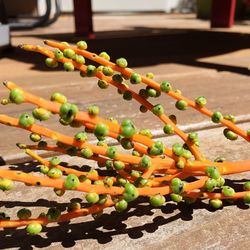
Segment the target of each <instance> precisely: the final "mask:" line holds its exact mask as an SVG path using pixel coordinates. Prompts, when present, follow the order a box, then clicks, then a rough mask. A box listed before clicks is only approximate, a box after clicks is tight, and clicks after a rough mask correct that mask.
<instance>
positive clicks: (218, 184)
mask: <svg viewBox="0 0 250 250" xmlns="http://www.w3.org/2000/svg"><path fill="white" fill-rule="evenodd" d="M216 182H217V187H222V186H224V185H225V179H224V178H223V177H219V178H218V179H217V180H216Z"/></svg>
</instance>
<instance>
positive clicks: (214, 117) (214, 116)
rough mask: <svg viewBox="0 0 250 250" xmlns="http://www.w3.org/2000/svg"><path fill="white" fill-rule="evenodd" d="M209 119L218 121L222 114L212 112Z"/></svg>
mask: <svg viewBox="0 0 250 250" xmlns="http://www.w3.org/2000/svg"><path fill="white" fill-rule="evenodd" d="M211 119H212V121H213V122H214V123H219V122H220V121H221V120H222V119H223V115H222V114H221V113H220V112H218V111H217V112H214V113H213V115H212V117H211Z"/></svg>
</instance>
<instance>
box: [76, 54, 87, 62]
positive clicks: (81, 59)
mask: <svg viewBox="0 0 250 250" xmlns="http://www.w3.org/2000/svg"><path fill="white" fill-rule="evenodd" d="M74 60H75V62H76V63H78V64H84V63H85V58H84V57H83V56H81V55H75V57H74Z"/></svg>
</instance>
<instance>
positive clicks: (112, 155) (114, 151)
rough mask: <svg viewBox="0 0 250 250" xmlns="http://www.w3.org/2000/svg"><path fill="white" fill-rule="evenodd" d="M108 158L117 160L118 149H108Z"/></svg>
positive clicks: (113, 147)
mask: <svg viewBox="0 0 250 250" xmlns="http://www.w3.org/2000/svg"><path fill="white" fill-rule="evenodd" d="M107 156H108V157H109V158H111V159H115V158H116V156H117V148H116V147H115V146H111V147H108V149H107Z"/></svg>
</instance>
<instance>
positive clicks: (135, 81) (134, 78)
mask: <svg viewBox="0 0 250 250" xmlns="http://www.w3.org/2000/svg"><path fill="white" fill-rule="evenodd" d="M130 82H131V83H132V84H138V83H140V82H141V76H140V75H139V74H137V73H132V75H131V76H130Z"/></svg>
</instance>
